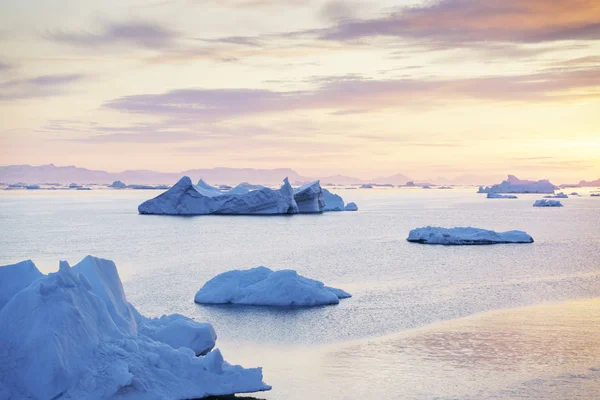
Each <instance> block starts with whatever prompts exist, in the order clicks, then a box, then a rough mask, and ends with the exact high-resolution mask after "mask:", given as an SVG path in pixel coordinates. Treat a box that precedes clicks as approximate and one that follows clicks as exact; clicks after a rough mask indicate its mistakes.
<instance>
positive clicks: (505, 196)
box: [486, 192, 517, 199]
mask: <svg viewBox="0 0 600 400" xmlns="http://www.w3.org/2000/svg"><path fill="white" fill-rule="evenodd" d="M486 197H487V198H488V199H516V198H517V196H515V195H512V194H499V193H493V192H488V194H487V196H486Z"/></svg>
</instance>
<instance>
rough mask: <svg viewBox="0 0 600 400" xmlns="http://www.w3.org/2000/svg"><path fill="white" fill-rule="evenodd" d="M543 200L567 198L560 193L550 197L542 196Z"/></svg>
mask: <svg viewBox="0 0 600 400" xmlns="http://www.w3.org/2000/svg"><path fill="white" fill-rule="evenodd" d="M544 198H545V199H568V198H569V196H567V195H566V194H564V193H563V192H560V193H557V194H555V195H552V196H544Z"/></svg>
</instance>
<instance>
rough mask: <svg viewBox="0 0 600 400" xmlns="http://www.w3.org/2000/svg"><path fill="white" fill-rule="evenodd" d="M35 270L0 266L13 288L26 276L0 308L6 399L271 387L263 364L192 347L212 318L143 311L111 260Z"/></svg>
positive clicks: (0, 383) (0, 388)
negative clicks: (234, 361)
mask: <svg viewBox="0 0 600 400" xmlns="http://www.w3.org/2000/svg"><path fill="white" fill-rule="evenodd" d="M5 268H8V270H5ZM7 271H8V272H7ZM35 271H37V268H35V265H34V264H33V263H32V262H31V261H24V262H22V263H19V264H15V265H12V266H6V267H0V274H2V278H3V279H2V280H0V282H3V283H2V284H3V285H5V279H4V278H7V277H10V282H11V285H12V287H13V288H16V287H17V286H22V285H23V284H24V283H26V282H28V281H30V283H29V284H28V285H27V286H25V287H23V288H22V289H21V290H19V291H18V292H16V293H14V294H13V295H12V296H11V297H10V299H9V300H8V301H7V302H6V304H4V306H3V307H2V308H1V309H0V326H2V329H0V343H1V345H0V360H2V362H1V363H0V395H1V396H2V398H3V399H52V398H59V397H60V398H69V399H82V398H85V399H92V400H95V399H107V398H120V399H131V400H133V399H135V400H137V399H140V400H141V399H148V398H151V399H183V398H201V397H206V396H217V395H232V394H235V393H248V392H256V391H263V390H269V389H270V388H271V387H270V386H268V385H266V384H265V383H264V382H263V381H262V371H261V369H260V368H250V369H246V368H242V367H241V366H236V365H230V364H228V363H227V362H225V361H224V360H223V356H222V354H221V352H220V351H219V350H218V349H215V350H212V351H206V352H205V354H206V355H204V356H197V355H196V354H197V353H196V351H195V350H194V349H193V347H197V348H200V347H206V344H207V343H209V342H211V341H212V340H213V338H214V336H215V335H214V331H212V330H207V329H205V325H208V324H205V325H203V324H199V323H197V322H195V321H193V320H191V319H189V318H186V317H183V316H179V315H177V314H175V315H174V316H163V317H161V318H160V319H149V318H145V317H143V316H141V315H140V314H139V313H138V312H137V310H135V308H134V307H133V306H132V305H131V304H130V303H128V302H127V299H126V297H125V294H124V292H123V287H122V284H121V281H120V279H119V276H118V273H117V270H116V267H115V265H114V263H112V262H111V261H109V260H103V259H99V258H95V257H91V256H88V257H86V258H85V259H84V260H83V261H82V262H80V263H79V264H77V265H76V266H74V267H73V268H71V267H70V266H69V264H68V263H67V262H65V261H61V263H60V268H59V270H58V272H56V273H51V274H48V275H42V274H41V273H40V272H39V271H37V272H35ZM14 282H18V285H14ZM3 289H4V286H3ZM12 292H14V289H12ZM1 293H2V295H3V296H5V295H6V293H7V292H5V291H4V290H3V291H2V292H1ZM157 320H158V321H157ZM24 338H26V340H24ZM213 344H214V343H213Z"/></svg>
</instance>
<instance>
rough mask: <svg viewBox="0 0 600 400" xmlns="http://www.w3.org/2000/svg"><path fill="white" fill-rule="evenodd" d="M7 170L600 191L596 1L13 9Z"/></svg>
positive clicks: (3, 95)
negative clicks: (271, 175)
mask: <svg viewBox="0 0 600 400" xmlns="http://www.w3.org/2000/svg"><path fill="white" fill-rule="evenodd" d="M0 7H1V8H2V12H1V13H0V27H1V28H0V120H1V121H2V124H1V125H0V157H1V160H2V162H1V163H0V164H2V165H8V164H32V165H40V164H47V163H55V164H57V165H77V166H82V167H86V168H95V169H104V170H109V171H117V170H123V169H154V170H162V171H180V170H185V169H191V168H211V167H218V166H222V167H254V168H278V167H289V168H293V169H296V170H297V171H298V172H300V173H302V174H304V175H313V176H314V175H332V174H337V173H342V174H344V175H353V176H358V177H361V178H369V177H374V176H381V175H390V174H394V173H398V172H402V173H404V174H407V175H409V176H414V177H417V178H419V179H421V180H426V179H434V178H436V177H440V176H443V177H448V178H452V177H456V176H460V175H465V174H472V175H481V176H503V175H505V174H507V173H513V174H516V175H522V176H523V177H525V178H536V179H541V178H552V179H555V180H557V181H560V182H568V181H578V180H580V179H598V178H599V177H600V2H598V1H594V0H571V1H558V2H550V1H547V0H529V1H518V0H487V1H475V0H473V1H468V0H462V1H455V0H442V1H438V2H426V3H424V2H418V1H388V0H379V1H338V0H329V1H325V0H306V1H304V0H303V1H296V0H289V1H283V0H278V1H275V0H259V1H255V0H252V1H248V0H220V1H217V0H205V1H201V0H165V1H155V0H154V1H141V0H137V1H134V0H127V1H120V0H119V1H117V0H109V1H106V0H105V1H99V0H98V1H96V0H94V1H92V0H90V1H85V2H81V1H77V0H65V1H61V2H56V1H42V0H30V1H26V2H24V1H19V0H6V1H4V2H3V4H2V6H0Z"/></svg>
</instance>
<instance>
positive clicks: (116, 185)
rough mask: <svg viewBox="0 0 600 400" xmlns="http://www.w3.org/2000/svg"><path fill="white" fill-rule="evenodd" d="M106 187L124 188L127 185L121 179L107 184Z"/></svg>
mask: <svg viewBox="0 0 600 400" xmlns="http://www.w3.org/2000/svg"><path fill="white" fill-rule="evenodd" d="M108 187H109V188H113V189H125V188H126V187H127V185H126V184H124V183H123V182H121V181H114V182H113V183H111V184H110V185H108Z"/></svg>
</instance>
